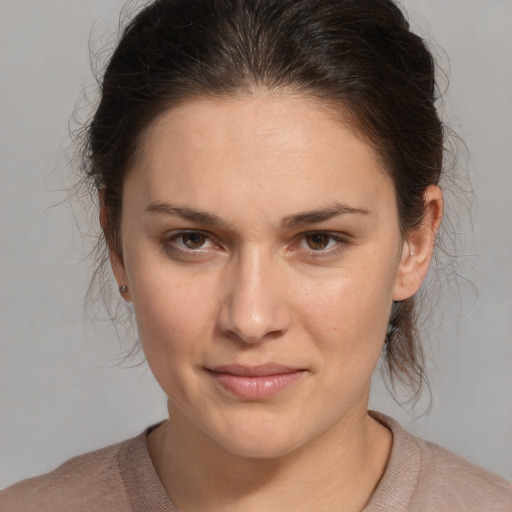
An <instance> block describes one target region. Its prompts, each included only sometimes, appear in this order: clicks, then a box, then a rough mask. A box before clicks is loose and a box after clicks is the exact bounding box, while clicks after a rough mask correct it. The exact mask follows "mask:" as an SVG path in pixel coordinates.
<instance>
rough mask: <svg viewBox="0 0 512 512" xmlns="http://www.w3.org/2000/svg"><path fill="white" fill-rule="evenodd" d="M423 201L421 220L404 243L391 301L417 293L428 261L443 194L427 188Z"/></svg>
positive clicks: (440, 212)
mask: <svg viewBox="0 0 512 512" xmlns="http://www.w3.org/2000/svg"><path fill="white" fill-rule="evenodd" d="M423 197H424V201H425V216H424V217H423V219H422V221H421V223H420V225H419V226H417V227H416V228H414V229H413V230H412V231H411V232H410V233H409V234H408V235H407V238H406V239H405V241H404V244H403V247H402V255H401V258H400V267H399V269H398V275H397V278H396V282H395V289H394V293H393V300H394V301H401V300H405V299H408V298H409V297H412V296H413V295H414V294H415V293H416V292H417V291H418V290H419V288H420V286H421V283H423V280H424V279H425V276H426V275H427V272H428V269H429V267H430V261H431V260H432V254H433V252H434V245H435V241H436V234H437V232H438V230H439V227H440V225H441V219H442V217H443V194H442V192H441V189H440V188H439V187H437V186H436V185H430V186H429V187H427V188H426V190H425V193H424V196H423Z"/></svg>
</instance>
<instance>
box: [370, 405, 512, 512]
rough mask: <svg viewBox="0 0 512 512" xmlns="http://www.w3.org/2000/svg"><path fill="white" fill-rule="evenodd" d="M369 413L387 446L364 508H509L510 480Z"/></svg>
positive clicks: (505, 511)
mask: <svg viewBox="0 0 512 512" xmlns="http://www.w3.org/2000/svg"><path fill="white" fill-rule="evenodd" d="M371 415H372V416H373V417H374V418H375V419H376V420H377V421H380V422H381V423H382V424H384V425H385V426H386V427H388V428H389V429H390V430H391V432H392V434H393V448H392V451H391V456H390V459H389V462H388V467H387V468H386V471H385V473H384V475H383V477H382V479H381V482H380V483H379V485H378V487H377V489H376V491H375V493H374V496H373V498H372V500H370V503H369V507H368V509H365V512H366V511H368V512H370V511H372V512H373V510H384V509H391V510H397V511H398V510H400V511H402V510H403V511H410V510H414V511H415V512H444V511H446V512H453V511H459V510H460V511H462V510H463V511H465V512H512V484H511V483H510V482H508V481H507V480H505V479H504V478H501V477H500V476H498V475H496V474H494V473H492V472H490V471H487V470H485V469H483V468H481V467H478V466H476V465H475V464H472V463H471V462H469V461H467V460H466V459H464V458H462V457H459V456H458V455H455V454H454V453H452V452H450V451H448V450H446V449H445V448H442V447H441V446H438V445H436V444H434V443H431V442H428V441H425V440H423V439H419V438H417V437H415V436H413V435H411V434H409V433H408V432H406V431H405V430H404V429H403V428H402V427H401V426H400V425H399V424H398V423H397V422H396V421H394V420H392V419H391V418H388V417H387V416H385V415H383V414H379V413H374V412H371ZM383 505H386V506H385V507H384V508H383V507H382V506H383Z"/></svg>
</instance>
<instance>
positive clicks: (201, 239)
mask: <svg viewBox="0 0 512 512" xmlns="http://www.w3.org/2000/svg"><path fill="white" fill-rule="evenodd" d="M180 236H181V239H182V240H183V245H184V246H185V247H187V248H188V249H200V248H201V247H202V246H203V245H204V244H205V242H206V240H207V238H208V237H207V236H206V235H203V233H184V234H182V235H180Z"/></svg>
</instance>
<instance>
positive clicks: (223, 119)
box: [102, 93, 442, 512]
mask: <svg viewBox="0 0 512 512" xmlns="http://www.w3.org/2000/svg"><path fill="white" fill-rule="evenodd" d="M139 149H140V151H139V153H138V156H137V159H136V161H135V163H134V165H133V166H132V168H131V169H130V170H129V172H128V174H127V176H126V179H125V182H124V188H123V212H122V220H121V233H122V239H121V253H120V254H119V253H115V252H114V251H113V252H112V253H111V262H112V267H113V270H114V274H115V277H116V279H117V282H118V284H119V285H127V286H128V291H127V292H125V293H124V294H123V295H124V298H125V299H126V300H128V301H133V304H134V309H135V313H136V318H137V324H138V328H139V334H140V339H141V342H142V345H143V349H144V352H145V355H146V358H147V361H148V364H149V366H150V368H151V370H152V372H153V373H154V375H155V377H156V379H157V380H158V382H159V384H160V385H161V387H162V389H163V390H164V391H165V393H166V394H167V396H168V397H169V400H168V406H169V415H170V419H169V421H167V422H166V423H164V424H163V425H162V426H160V427H159V428H158V429H156V430H155V431H153V432H152V433H151V435H150V436H149V440H148V445H149V450H150V455H151V457H152V459H153V462H154V465H155V468H156V470H157V473H158V475H159V477H160V479H161V480H162V482H163V484H164V487H165V488H166V490H167V492H168V493H169V495H170V496H171V498H172V499H173V502H174V503H175V504H176V505H177V506H179V507H180V509H181V510H183V511H185V512H191V511H195V510H202V511H205V510H212V511H213V510H224V511H230V510H244V511H249V512H250V511H251V510H291V509H293V510H297V511H300V510H311V509H312V508H313V507H314V509H315V510H321V511H330V510H333V511H334V510H339V504H340V503H343V504H344V507H343V508H344V510H347V511H349V510H361V509H362V508H363V506H364V504H365V503H366V502H367V500H368V499H369V497H370V495H371V493H372V491H373V490H374V488H375V486H376V485H377V483H378V481H379V479H380V477H381V476H382V474H383V472H384V470H385V466H386V463H387V460H388V458H389V453H390V449H391V444H392V440H391V434H390V432H389V431H388V430H387V429H386V428H385V427H384V426H382V425H381V424H380V423H378V422H377V421H375V420H374V419H372V418H371V417H370V416H368V414H367V406H368V398H369V390H370V381H371V376H372V372H373V370H374V368H375V366H376V364H377V362H378V359H379V356H380V353H381V351H382V346H383V340H384V336H385V332H386V328H387V323H388V319H389V315H390V310H391V305H392V301H393V300H403V299H405V298H407V297H410V296H412V295H413V294H414V293H415V292H416V291H417V290H418V288H419V287H420V285H421V282H422V281H423V278H424V276H425V274H426V272H427V269H428V266H429V263H430V258H431V255H432V250H433V246H434V241H435V233H436V231H437V228H438V227H439V223H440V220H441V215H442V196H441V192H440V191H439V189H438V188H437V187H435V186H431V187H429V188H428V189H427V190H426V191H425V200H426V207H427V208H426V215H425V219H424V221H423V223H422V225H421V226H420V227H418V228H417V229H416V230H415V231H414V232H412V233H410V234H409V236H408V237H407V240H404V239H403V237H402V235H401V233H400V230H399V222H398V213H397V209H396V197H395V191H394V187H393V184H392V182H391V180H390V179H389V177H388V175H387V173H386V172H385V170H383V169H382V168H381V166H380V164H379V159H378V158H377V155H376V154H375V152H374V150H373V149H372V148H371V147H370V146H368V145H367V144H366V143H365V142H363V141H362V140H361V139H360V138H358V137H357V135H356V134H355V133H354V131H353V130H352V129H351V128H350V127H348V126H346V125H344V124H342V123H341V122H339V121H336V120H334V119H333V117H332V116H331V115H329V114H328V112H327V111H326V110H325V109H324V108H322V106H321V105H319V104H318V103H317V102H316V101H315V100H313V99H310V98H306V97H300V96H294V95H291V94H281V95H277V94H270V93H261V94H258V95H255V96H252V97H246V98H238V99H222V100H221V99H203V100H201V99H198V100H194V101H191V102H188V103H185V104H182V105H180V106H178V107H176V108H174V109H172V110H170V111H168V112H166V113H165V114H164V115H163V116H161V117H160V118H159V119H158V120H157V121H156V122H155V123H154V124H153V125H152V126H150V128H149V129H148V130H147V132H146V133H145V134H144V137H143V139H142V142H141V146H140V148H139ZM191 211H193V212H196V214H195V215H190V212H191ZM326 211H327V212H328V213H329V214H328V215H326V214H325V212H326ZM335 211H336V214H335V213H334V212H335ZM197 212H201V213H206V214H207V216H205V215H202V216H200V215H197ZM306 212H323V214H324V215H323V217H324V218H320V217H321V216H320V217H319V215H316V218H313V216H312V215H309V216H308V215H302V214H304V213H306ZM105 215H106V213H105V212H104V211H103V212H102V216H103V222H105ZM301 215H302V216H301ZM326 217H329V218H326ZM212 220H215V221H216V222H215V223H212ZM267 363H274V364H280V365H285V366H287V367H290V368H293V369H297V370H300V371H301V373H300V378H298V379H297V380H296V381H294V382H293V383H292V384H291V385H290V386H288V387H286V388H285V389H284V390H281V391H280V392H279V393H277V394H275V395H273V396H271V397H270V398H266V399H243V398H240V397H239V396H235V395H233V394H231V393H229V392H227V391H226V390H225V389H224V388H223V387H222V386H220V385H218V383H217V381H216V380H215V379H214V378H213V377H212V373H211V371H210V370H211V369H212V368H216V367H218V366H219V365H231V364H241V365H245V366H249V367H252V366H254V365H261V364H267Z"/></svg>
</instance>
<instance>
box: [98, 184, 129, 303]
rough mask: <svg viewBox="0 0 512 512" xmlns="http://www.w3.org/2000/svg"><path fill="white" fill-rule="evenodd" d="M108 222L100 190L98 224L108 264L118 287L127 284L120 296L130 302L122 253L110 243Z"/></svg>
mask: <svg viewBox="0 0 512 512" xmlns="http://www.w3.org/2000/svg"><path fill="white" fill-rule="evenodd" d="M109 223H110V219H109V212H108V208H107V207H106V205H105V202H104V200H103V191H101V190H100V224H101V228H102V229H103V236H104V237H105V240H106V241H107V250H108V257H109V260H110V266H111V268H112V272H113V273H114V278H115V280H116V282H117V287H118V289H120V288H121V286H127V289H126V291H125V292H123V293H122V294H121V296H122V297H123V299H124V300H125V301H127V302H131V301H132V297H131V294H130V287H129V286H128V276H127V274H126V270H125V267H124V261H123V255H122V254H121V252H120V248H117V247H115V245H114V244H113V243H112V237H111V235H110V229H109Z"/></svg>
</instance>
